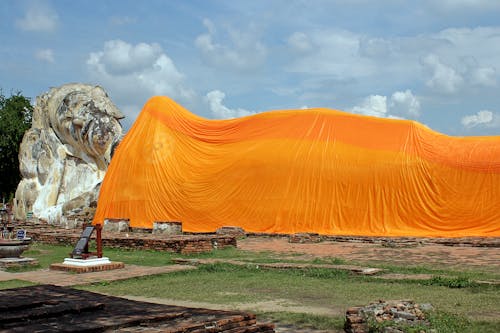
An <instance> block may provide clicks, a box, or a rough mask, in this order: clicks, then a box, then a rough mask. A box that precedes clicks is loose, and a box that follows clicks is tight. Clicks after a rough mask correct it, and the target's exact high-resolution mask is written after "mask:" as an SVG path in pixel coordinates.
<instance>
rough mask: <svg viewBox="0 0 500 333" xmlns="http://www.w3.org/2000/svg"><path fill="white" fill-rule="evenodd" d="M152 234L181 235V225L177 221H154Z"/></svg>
mask: <svg viewBox="0 0 500 333" xmlns="http://www.w3.org/2000/svg"><path fill="white" fill-rule="evenodd" d="M153 234H162V235H181V234H182V223H181V222H179V221H154V222H153Z"/></svg>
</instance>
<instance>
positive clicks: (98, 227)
mask: <svg viewBox="0 0 500 333" xmlns="http://www.w3.org/2000/svg"><path fill="white" fill-rule="evenodd" d="M95 228H96V230H97V237H96V243H97V258H102V235H101V231H102V226H101V225H100V224H96V225H95Z"/></svg>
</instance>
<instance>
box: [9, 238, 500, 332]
mask: <svg viewBox="0 0 500 333" xmlns="http://www.w3.org/2000/svg"><path fill="white" fill-rule="evenodd" d="M71 250H72V248H71V247H69V246H68V247H65V246H50V245H42V244H33V246H32V247H31V248H30V250H29V251H26V252H25V253H26V256H31V257H36V258H38V259H39V262H40V267H42V268H46V267H48V265H49V264H50V263H53V262H62V260H63V258H65V257H67V256H68V253H69V252H71ZM104 254H105V255H106V256H109V257H110V258H111V259H112V260H115V261H123V262H125V263H126V264H135V265H146V266H162V265H170V264H173V261H172V258H176V257H185V258H186V257H187V258H219V259H224V258H225V259H237V260H241V261H246V262H248V265H247V266H234V265H229V264H221V263H218V264H211V265H202V266H200V267H199V268H198V269H197V270H192V271H183V272H175V273H170V274H163V275H154V276H147V277H142V278H133V279H128V280H123V281H115V282H102V283H98V284H94V285H86V286H80V287H79V288H82V289H86V290H90V291H96V292H102V293H107V294H112V295H118V296H119V295H131V296H132V295H134V296H142V297H154V298H164V299H173V300H180V301H194V302H203V303H212V304H229V305H230V306H234V307H235V308H238V306H239V305H240V304H246V305H252V304H255V305H256V306H255V307H256V309H255V311H256V312H257V313H258V314H259V316H260V317H261V318H266V319H270V320H276V321H279V322H282V323H283V322H285V323H293V324H295V325H301V326H309V327H315V328H319V329H330V330H333V331H340V330H341V328H342V326H343V317H344V313H345V310H346V308H348V307H350V306H355V305H366V304H368V303H370V302H373V301H377V300H379V299H385V300H391V299H412V300H414V301H415V302H418V303H431V304H433V306H434V307H435V308H436V310H437V312H436V313H437V315H436V319H435V320H436V322H437V323H438V324H437V325H441V326H439V327H440V330H438V332H448V331H446V327H450V329H453V324H452V323H460V325H461V326H462V328H459V329H458V330H457V329H455V331H456V332H500V286H498V285H496V286H484V285H477V284H476V283H474V282H473V281H471V279H486V278H489V279H497V280H498V279H500V274H492V273H487V272H481V271H470V270H467V268H466V267H464V270H463V271H457V270H442V269H439V268H432V267H425V266H413V267H410V266H404V267H403V266H397V265H390V266H388V265H386V266H384V268H385V269H386V270H387V271H389V272H396V273H426V274H432V275H439V276H440V277H439V278H438V277H436V278H434V279H432V280H430V281H413V280H380V279H375V278H373V277H363V276H357V275H352V274H351V273H349V272H346V271H340V270H332V269H324V268H319V269H307V270H272V269H262V268H261V267H259V263H267V262H279V261H283V262H309V263H314V264H321V263H325V264H355V263H353V262H346V261H344V260H341V259H338V258H325V259H314V260H310V261H305V260H304V259H303V257H302V258H300V257H299V256H297V258H296V260H295V259H294V257H290V256H287V257H286V259H283V258H280V255H279V254H276V253H271V252H260V253H255V252H245V251H241V250H238V249H225V250H217V251H213V252H212V253H209V254H199V255H191V256H181V255H179V254H173V253H166V252H156V251H127V250H120V249H107V248H105V249H104ZM23 283H24V282H23V281H13V280H12V281H7V282H0V288H12V287H16V286H22V285H23ZM24 285H25V284H24ZM262 302H269V303H271V304H274V303H279V304H281V307H280V308H279V309H275V310H273V309H272V308H265V309H264V308H260V305H259V304H262ZM273 302H274V303H273ZM287 308H289V309H290V310H291V309H293V311H287ZM300 308H304V309H313V310H314V309H329V310H331V314H329V315H325V314H321V313H314V311H306V310H304V312H303V313H301V312H300V311H297V309H300ZM297 312H299V313H297ZM452 331H453V330H451V331H449V332H452Z"/></svg>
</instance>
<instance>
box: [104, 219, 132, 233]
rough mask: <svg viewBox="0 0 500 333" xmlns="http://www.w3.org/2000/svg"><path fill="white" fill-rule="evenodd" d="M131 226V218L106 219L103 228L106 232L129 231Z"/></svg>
mask: <svg viewBox="0 0 500 333" xmlns="http://www.w3.org/2000/svg"><path fill="white" fill-rule="evenodd" d="M129 226H130V220H129V219H105V220H104V226H103V228H102V230H103V231H104V232H128V231H129V229H130V227H129Z"/></svg>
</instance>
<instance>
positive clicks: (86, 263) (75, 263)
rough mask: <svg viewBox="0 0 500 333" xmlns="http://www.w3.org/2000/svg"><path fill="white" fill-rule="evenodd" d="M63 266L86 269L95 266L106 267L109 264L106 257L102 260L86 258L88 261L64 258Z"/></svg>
mask: <svg viewBox="0 0 500 333" xmlns="http://www.w3.org/2000/svg"><path fill="white" fill-rule="evenodd" d="M63 264H64V265H72V266H80V267H88V266H97V265H107V264H111V261H109V258H108V257H102V258H88V259H74V258H64V262H63Z"/></svg>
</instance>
